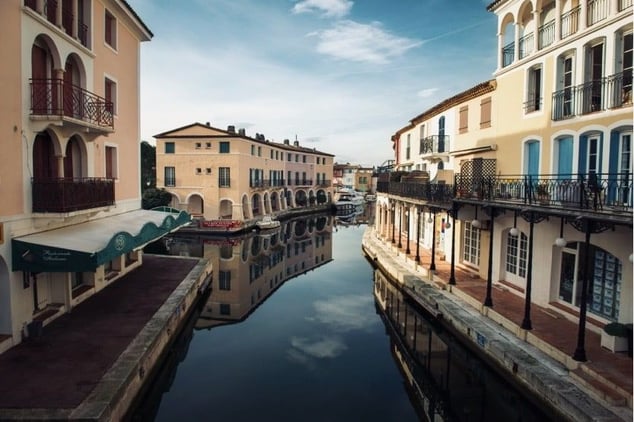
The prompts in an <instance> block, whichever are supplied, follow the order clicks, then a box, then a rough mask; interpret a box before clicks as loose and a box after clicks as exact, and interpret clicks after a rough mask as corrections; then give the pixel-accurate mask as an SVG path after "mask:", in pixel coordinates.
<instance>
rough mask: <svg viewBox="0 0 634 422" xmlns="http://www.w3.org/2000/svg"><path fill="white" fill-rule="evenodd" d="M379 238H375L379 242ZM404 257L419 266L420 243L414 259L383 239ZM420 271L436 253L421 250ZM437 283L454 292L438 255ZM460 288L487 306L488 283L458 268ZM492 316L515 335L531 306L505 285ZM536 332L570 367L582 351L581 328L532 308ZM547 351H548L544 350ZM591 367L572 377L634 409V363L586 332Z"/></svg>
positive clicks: (497, 289)
mask: <svg viewBox="0 0 634 422" xmlns="http://www.w3.org/2000/svg"><path fill="white" fill-rule="evenodd" d="M377 235H378V234H377V233H374V234H373V236H377ZM382 239H383V241H384V242H387V243H388V244H390V245H391V247H393V248H394V249H395V250H398V252H399V253H401V254H403V255H407V258H408V259H411V261H412V265H414V262H415V258H416V242H415V241H410V253H409V254H405V252H406V248H407V245H406V239H405V238H402V239H401V248H399V247H398V239H396V242H395V243H394V244H392V243H391V233H390V234H389V235H386V236H384V237H382ZM419 258H420V266H421V267H423V268H426V269H428V268H429V267H430V265H431V251H429V250H427V249H424V248H419ZM435 266H436V271H435V276H434V281H435V282H437V283H441V284H444V286H443V285H441V286H439V287H441V288H448V286H447V283H448V280H449V276H450V273H451V265H450V262H448V261H443V260H440V259H439V257H438V254H437V256H436V259H435ZM454 274H455V279H456V285H455V286H452V289H453V290H458V291H460V292H462V293H464V294H466V295H467V296H468V297H470V298H472V301H471V303H473V304H482V303H483V302H484V299H485V297H486V280H483V279H482V278H480V277H478V276H477V275H475V274H474V273H472V272H469V271H466V270H464V269H461V268H458V267H456V268H455V270H454ZM491 297H492V301H493V307H492V310H493V311H494V312H495V313H497V314H499V315H501V316H502V317H503V318H505V319H506V320H508V322H510V324H511V325H515V329H516V330H517V331H520V330H519V327H520V326H521V323H522V320H523V319H524V306H525V301H524V298H523V297H520V296H518V295H517V294H515V293H513V292H511V291H510V289H509V288H508V287H506V286H504V285H502V284H500V283H494V288H493V289H492V294H491ZM531 323H532V330H530V334H532V335H534V336H535V337H537V338H538V339H539V340H540V341H541V342H543V343H544V345H545V346H547V347H549V348H552V349H554V352H550V353H548V354H549V355H551V356H553V355H559V356H560V359H559V360H560V361H561V357H562V356H563V357H565V358H566V359H567V362H562V363H563V364H566V363H567V364H568V366H570V364H571V362H573V361H572V355H573V353H574V351H575V349H576V347H577V337H578V336H577V335H578V330H579V328H578V324H577V323H575V322H572V321H570V320H568V319H566V318H565V317H564V316H563V315H562V314H560V313H558V312H557V311H556V310H553V309H546V308H543V307H540V306H537V305H534V304H532V305H531ZM540 348H543V347H540ZM585 351H586V358H587V361H586V362H579V363H578V368H577V369H575V370H573V371H572V372H573V373H574V374H575V375H576V376H577V378H578V381H579V382H580V383H581V384H582V385H584V386H585V387H587V388H590V389H592V390H593V392H594V393H595V394H596V395H598V396H599V397H600V398H602V399H604V400H606V401H607V402H608V403H609V404H611V405H614V404H616V405H623V406H628V407H629V408H630V409H631V408H632V370H633V367H632V358H631V357H628V356H627V353H613V352H611V351H609V350H607V349H604V348H602V347H601V336H600V335H599V334H597V333H595V332H593V331H590V330H589V329H586V332H585ZM574 363H575V364H576V362H574Z"/></svg>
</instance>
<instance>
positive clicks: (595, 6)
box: [588, 0, 609, 26]
mask: <svg viewBox="0 0 634 422" xmlns="http://www.w3.org/2000/svg"><path fill="white" fill-rule="evenodd" d="M608 8H609V3H608V0H589V1H588V26H592V25H594V24H596V23H598V22H601V21H602V20H605V19H606V18H607V17H608Z"/></svg>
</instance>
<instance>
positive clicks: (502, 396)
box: [374, 270, 556, 421]
mask: <svg viewBox="0 0 634 422" xmlns="http://www.w3.org/2000/svg"><path fill="white" fill-rule="evenodd" d="M374 297H375V303H376V306H377V309H378V313H379V316H380V317H381V319H382V320H383V323H384V324H385V326H386V331H387V333H388V335H389V336H390V339H391V349H392V355H393V357H394V360H395V361H396V363H397V364H398V366H399V368H400V370H401V374H402V375H403V378H404V380H405V385H406V387H407V390H408V394H409V396H410V399H411V401H412V404H413V405H414V408H415V409H416V410H417V412H418V415H419V417H420V419H421V420H429V421H442V420H486V421H507V420H539V421H544V420H555V419H556V418H553V415H552V413H553V412H552V410H546V409H545V408H541V407H540V408H538V407H537V406H535V405H534V404H532V402H531V401H529V400H528V399H526V398H524V396H523V394H522V393H520V391H519V390H518V389H517V388H516V387H514V386H511V385H510V384H509V383H508V382H507V381H506V380H505V379H504V378H502V376H500V375H497V374H496V373H495V372H494V371H492V370H491V369H490V368H489V367H488V366H487V365H486V364H485V363H484V362H483V361H481V360H480V359H479V358H477V357H476V356H474V355H473V354H471V353H470V352H469V351H468V350H467V349H466V348H465V347H464V346H462V345H461V344H460V343H459V341H458V340H457V339H455V338H453V337H451V335H450V334H449V333H447V332H446V331H444V330H440V329H438V328H434V325H433V324H432V322H430V320H428V318H431V317H429V316H426V315H424V314H423V313H422V312H421V310H419V308H417V307H414V306H412V302H411V301H410V300H406V299H405V298H404V296H403V294H402V293H401V291H400V288H398V287H396V286H395V285H394V284H392V283H391V282H390V281H389V280H388V279H387V278H386V277H385V276H384V275H383V273H381V271H380V270H375V272H374ZM549 412H550V413H549Z"/></svg>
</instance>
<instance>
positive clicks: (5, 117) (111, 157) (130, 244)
mask: <svg viewBox="0 0 634 422" xmlns="http://www.w3.org/2000/svg"><path fill="white" fill-rule="evenodd" d="M0 25H2V27H3V28H4V34H5V36H3V37H2V39H1V40H0V52H1V53H2V55H3V57H5V58H7V60H4V61H3V64H2V65H0V81H1V82H0V86H1V88H2V93H3V94H2V98H1V99H0V102H1V104H2V111H3V112H2V114H1V115H0V121H1V122H2V123H1V124H0V127H2V128H3V130H4V133H3V136H1V137H0V146H1V149H2V151H3V154H2V155H0V192H1V193H2V196H3V203H2V207H0V352H2V351H5V350H7V349H8V348H10V347H12V346H13V345H16V344H18V343H20V342H21V341H22V340H23V338H24V337H25V336H28V335H30V334H34V333H37V332H38V331H39V330H40V329H41V327H42V326H44V325H46V324H48V323H49V322H50V321H52V320H54V319H55V318H57V317H58V316H60V315H63V314H64V313H66V312H70V311H71V310H72V308H73V307H75V306H77V305H78V304H79V303H81V302H83V301H84V300H86V299H87V298H89V297H90V296H92V295H93V294H96V293H97V292H99V291H100V290H101V289H103V288H105V287H106V286H108V285H109V284H110V283H112V282H113V281H114V280H116V279H117V278H119V277H121V276H122V275H124V274H126V273H127V272H128V271H130V270H131V269H133V268H136V267H138V266H139V265H141V264H142V261H143V259H142V258H143V253H142V247H143V246H144V245H145V244H147V243H148V242H150V241H152V240H154V239H156V238H159V237H160V236H162V235H164V234H165V233H168V232H169V231H171V230H173V229H175V228H177V227H179V226H180V225H182V224H184V223H186V222H187V220H189V217H188V216H187V215H186V213H182V214H172V213H169V212H158V211H144V210H141V209H140V206H141V198H140V196H141V195H140V184H139V167H140V164H139V161H140V160H139V142H140V139H139V138H140V136H139V120H140V119H139V108H140V107H139V104H140V100H139V67H140V64H139V56H140V55H139V50H140V47H141V43H142V42H146V41H149V40H150V39H151V38H152V32H151V31H150V30H149V29H148V27H147V26H146V25H145V24H144V23H143V22H142V21H141V19H140V18H139V16H138V15H137V14H136V13H135V12H134V10H132V8H131V7H130V6H129V5H128V3H127V2H125V1H123V0H74V1H71V0H63V1H43V0H7V1H3V2H1V3H0Z"/></svg>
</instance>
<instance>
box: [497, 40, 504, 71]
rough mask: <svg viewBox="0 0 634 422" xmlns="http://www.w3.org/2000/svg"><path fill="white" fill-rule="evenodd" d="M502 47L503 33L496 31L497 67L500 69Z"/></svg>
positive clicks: (502, 54)
mask: <svg viewBox="0 0 634 422" xmlns="http://www.w3.org/2000/svg"><path fill="white" fill-rule="evenodd" d="M503 48H504V34H502V33H501V32H498V69H502V63H503V57H504V53H502V49H503Z"/></svg>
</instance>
